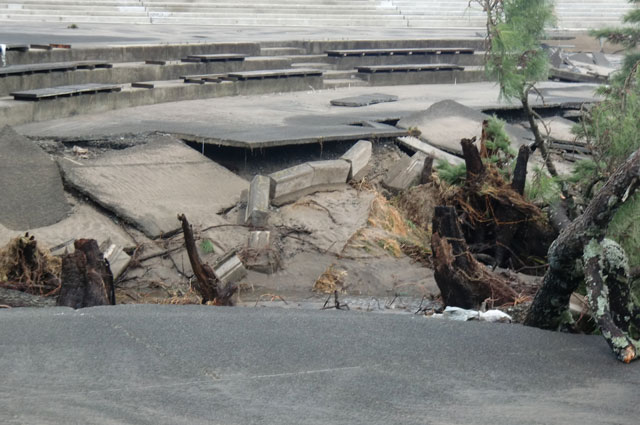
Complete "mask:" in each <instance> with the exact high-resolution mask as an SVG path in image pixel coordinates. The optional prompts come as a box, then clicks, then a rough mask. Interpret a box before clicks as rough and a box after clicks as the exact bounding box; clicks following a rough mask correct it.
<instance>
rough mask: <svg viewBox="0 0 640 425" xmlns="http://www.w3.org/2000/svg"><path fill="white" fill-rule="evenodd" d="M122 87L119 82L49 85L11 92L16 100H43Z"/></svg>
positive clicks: (109, 90)
mask: <svg viewBox="0 0 640 425" xmlns="http://www.w3.org/2000/svg"><path fill="white" fill-rule="evenodd" d="M120 90H122V87H121V86H120V85H117V84H95V83H92V84H78V85H73V86H59V87H49V88H46V89H36V90H25V91H19V92H13V93H11V96H13V98H14V99H16V100H41V99H52V98H56V97H68V96H78V95H81V94H91V93H100V92H114V91H120Z"/></svg>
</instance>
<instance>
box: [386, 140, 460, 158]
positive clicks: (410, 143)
mask: <svg viewBox="0 0 640 425" xmlns="http://www.w3.org/2000/svg"><path fill="white" fill-rule="evenodd" d="M398 142H400V144H402V145H404V146H406V147H408V148H409V149H411V150H413V151H414V152H423V153H425V154H427V155H428V156H431V157H433V158H434V159H435V160H444V161H447V162H448V163H449V164H452V165H458V164H462V163H463V162H464V159H462V158H460V157H458V156H455V155H451V154H450V153H448V152H445V151H443V150H442V149H438V148H436V147H435V146H431V145H430V144H428V143H425V142H423V141H422V140H420V139H418V138H417V137H412V136H405V137H398Z"/></svg>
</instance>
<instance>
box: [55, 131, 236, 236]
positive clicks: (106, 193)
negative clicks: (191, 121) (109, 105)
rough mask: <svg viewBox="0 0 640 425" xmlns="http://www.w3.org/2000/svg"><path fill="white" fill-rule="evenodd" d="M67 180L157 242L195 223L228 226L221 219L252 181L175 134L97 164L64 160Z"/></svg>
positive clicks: (100, 159) (110, 155) (115, 153)
mask: <svg viewBox="0 0 640 425" xmlns="http://www.w3.org/2000/svg"><path fill="white" fill-rule="evenodd" d="M59 163H60V165H61V168H62V170H63V175H64V179H65V181H66V182H67V183H68V184H69V185H71V186H73V187H74V188H75V189H77V190H78V191H80V192H82V193H83V194H85V195H86V196H88V197H89V198H91V199H92V200H93V201H95V202H96V203H98V204H99V205H101V206H103V207H104V208H106V209H108V210H109V211H112V212H113V213H115V214H116V215H118V216H119V217H121V218H123V219H125V220H127V221H128V222H130V223H132V224H133V225H134V226H135V227H137V228H139V229H140V230H142V231H143V232H144V233H145V234H146V235H147V236H149V237H151V238H156V237H158V236H161V235H163V234H170V233H172V232H174V231H176V230H177V229H178V228H179V222H178V221H177V220H176V215H177V214H178V213H184V214H186V215H187V217H189V220H190V221H191V222H192V223H194V224H202V223H207V224H220V223H224V222H226V220H224V219H223V218H222V217H220V216H218V215H216V214H217V213H218V212H220V211H222V210H225V209H228V208H230V207H232V206H233V205H235V204H236V203H237V202H238V200H239V198H240V193H241V192H242V190H243V189H246V188H247V187H248V182H247V181H246V180H244V179H241V178H240V177H238V176H236V175H235V174H233V173H232V172H230V171H229V170H227V169H226V168H224V167H222V166H220V165H218V164H216V163H215V162H213V161H211V160H209V159H207V158H206V157H204V156H202V155H201V154H200V153H198V152H196V151H195V150H193V149H191V148H189V147H187V146H185V145H184V144H183V143H182V142H180V141H178V140H176V139H174V138H172V137H169V136H161V135H157V136H155V139H154V140H152V141H150V142H148V143H146V144H144V145H140V146H136V147H133V148H128V149H124V150H120V151H113V152H109V153H106V154H104V155H103V156H101V157H98V158H96V159H92V160H81V161H78V160H76V159H70V158H62V159H60V160H59Z"/></svg>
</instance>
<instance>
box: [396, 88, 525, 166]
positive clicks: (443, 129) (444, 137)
mask: <svg viewBox="0 0 640 425" xmlns="http://www.w3.org/2000/svg"><path fill="white" fill-rule="evenodd" d="M490 118H491V117H490V116H489V115H487V114H484V113H482V112H480V111H477V110H475V109H473V108H469V107H467V106H465V105H462V104H460V103H458V102H455V101H453V100H443V101H440V102H437V103H434V104H433V105H432V106H431V107H429V109H427V110H426V111H420V112H417V113H415V114H411V115H408V116H407V117H405V118H402V119H401V120H400V121H399V122H398V126H399V127H401V128H405V129H410V128H416V129H418V130H420V132H421V135H420V138H421V139H423V140H425V141H427V142H429V143H430V144H431V145H433V146H436V147H438V148H440V149H444V150H446V151H448V152H452V153H460V154H461V153H462V147H461V146H460V140H462V139H470V138H472V137H474V136H476V137H480V135H481V134H482V122H483V121H484V120H488V119H490ZM505 130H506V131H507V134H509V136H510V138H511V142H512V144H513V145H514V147H515V148H516V149H517V148H518V147H519V146H520V145H522V144H524V143H526V139H527V138H529V137H532V136H529V134H528V133H527V132H526V131H524V130H522V129H519V128H517V127H515V126H512V125H509V124H507V125H505Z"/></svg>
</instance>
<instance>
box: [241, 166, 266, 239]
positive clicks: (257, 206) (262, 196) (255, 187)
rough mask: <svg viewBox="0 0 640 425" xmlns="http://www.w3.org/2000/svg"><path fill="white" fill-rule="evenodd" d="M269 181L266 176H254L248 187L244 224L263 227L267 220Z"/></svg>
mask: <svg viewBox="0 0 640 425" xmlns="http://www.w3.org/2000/svg"><path fill="white" fill-rule="evenodd" d="M270 191H271V179H270V178H269V177H266V176H255V177H254V178H253V180H251V184H250V186H249V194H248V196H247V209H246V211H245V215H244V222H245V224H250V225H251V226H253V227H265V226H266V225H267V221H268V219H269V192H270Z"/></svg>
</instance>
